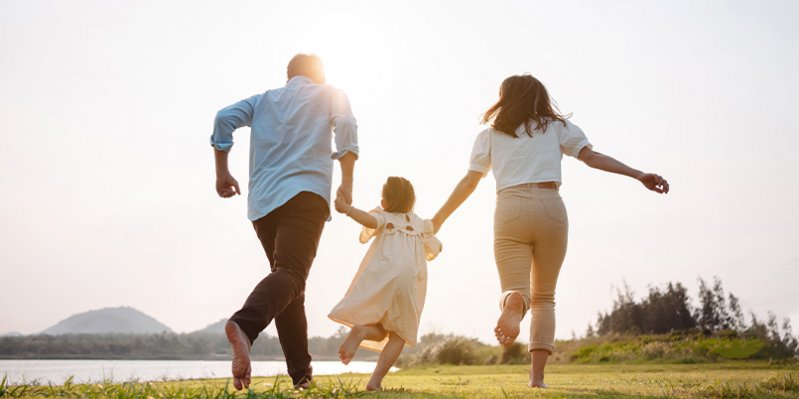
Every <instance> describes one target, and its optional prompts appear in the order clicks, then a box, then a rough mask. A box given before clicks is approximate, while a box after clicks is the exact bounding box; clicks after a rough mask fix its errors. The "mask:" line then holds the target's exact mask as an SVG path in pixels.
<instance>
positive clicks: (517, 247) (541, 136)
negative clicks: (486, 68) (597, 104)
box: [433, 75, 669, 387]
mask: <svg viewBox="0 0 799 399" xmlns="http://www.w3.org/2000/svg"><path fill="white" fill-rule="evenodd" d="M489 122H491V127H490V128H488V129H485V130H484V131H482V132H480V134H479V135H478V136H477V139H476V140H475V143H474V147H473V149H472V155H471V161H470V167H469V171H468V172H467V174H466V176H465V177H464V178H463V179H461V181H460V182H459V183H458V185H457V186H455V190H454V191H453V192H452V194H451V195H450V197H449V199H448V200H447V202H446V203H445V204H444V206H442V207H441V209H440V210H439V211H438V213H437V214H436V215H435V217H434V218H433V223H434V225H435V229H436V231H438V229H439V228H440V227H441V225H442V224H443V223H444V222H445V221H446V220H447V218H448V217H449V216H450V215H451V214H452V212H454V211H455V209H457V208H458V207H459V206H460V205H461V204H462V203H463V201H465V200H466V198H468V197H469V195H471V193H472V192H473V191H474V189H475V188H476V187H477V184H478V183H479V182H480V179H481V178H482V177H484V176H485V175H486V173H487V172H488V171H489V170H491V169H493V173H494V178H495V179H496V182H497V206H496V211H495V214H494V258H495V260H496V263H497V270H498V272H499V279H500V284H501V285H502V296H501V299H500V308H501V310H502V313H501V315H500V316H499V319H498V320H497V325H496V328H495V329H494V332H495V334H496V337H497V340H498V341H499V342H500V343H501V344H502V345H505V346H509V345H512V344H513V342H514V341H515V340H516V337H517V336H518V335H519V323H520V322H521V320H522V318H523V317H524V314H525V313H526V312H527V310H530V314H531V321H530V344H529V347H528V348H529V351H530V352H531V365H530V382H529V386H530V387H545V386H546V385H545V384H544V367H545V366H546V362H547V358H548V357H549V355H550V354H552V351H553V350H554V342H555V286H556V284H557V280H558V273H559V272H560V267H561V264H563V259H564V257H565V255H566V242H567V236H568V219H567V216H566V208H565V207H564V205H563V201H562V200H561V198H560V195H559V194H558V187H559V186H560V184H561V169H560V161H561V159H562V157H563V156H562V154H566V155H569V156H573V157H576V158H577V159H579V160H581V161H583V162H585V164H586V165H588V166H590V167H592V168H596V169H600V170H604V171H607V172H611V173H618V174H621V175H625V176H630V177H632V178H634V179H637V180H638V181H640V182H641V183H642V184H643V185H644V187H646V188H647V189H649V190H652V191H655V192H657V193H661V194H665V193H668V192H669V184H668V182H666V180H665V179H664V178H662V177H661V176H659V175H657V174H654V173H643V172H641V171H638V170H636V169H633V168H631V167H629V166H627V165H625V164H623V163H621V162H619V161H617V160H615V159H613V158H611V157H609V156H607V155H604V154H600V153H598V152H595V151H593V149H592V147H591V144H590V143H589V142H588V139H587V138H586V137H585V134H583V132H582V130H580V128H578V127H577V126H575V125H573V124H572V123H571V122H569V121H568V120H566V117H564V116H563V115H561V114H560V113H559V112H557V109H556V108H555V107H554V106H553V105H552V103H551V101H550V99H549V95H548V94H547V90H546V88H544V85H543V84H541V82H540V81H538V79H536V78H534V77H533V76H531V75H517V76H511V77H509V78H507V79H505V81H503V82H502V86H501V87H500V91H499V101H497V103H496V104H494V105H493V106H491V108H489V109H488V110H487V111H486V112H485V115H484V116H483V123H489Z"/></svg>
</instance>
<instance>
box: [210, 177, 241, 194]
mask: <svg viewBox="0 0 799 399" xmlns="http://www.w3.org/2000/svg"><path fill="white" fill-rule="evenodd" d="M216 193H217V194H219V196H220V197H222V198H230V197H232V196H234V195H236V194H239V195H241V190H240V189H239V182H237V181H236V179H234V178H233V176H232V175H231V174H230V173H225V174H221V175H217V176H216Z"/></svg>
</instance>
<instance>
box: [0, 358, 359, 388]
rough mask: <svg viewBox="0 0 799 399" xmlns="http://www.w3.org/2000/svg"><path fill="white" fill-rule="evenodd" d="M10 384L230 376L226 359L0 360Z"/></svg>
mask: <svg viewBox="0 0 799 399" xmlns="http://www.w3.org/2000/svg"><path fill="white" fill-rule="evenodd" d="M312 365H313V369H314V374H315V375H330V374H342V373H371V372H372V370H374V367H375V362H363V361H353V362H350V364H349V365H346V366H345V365H343V364H341V362H337V361H314V362H313V363H312ZM252 371H253V373H252V375H253V376H275V375H278V374H282V375H286V363H285V362H283V361H253V362H252ZM3 376H7V377H8V381H9V383H10V384H21V383H31V382H36V383H39V384H55V385H58V384H62V383H63V382H64V381H66V380H67V378H69V377H74V381H73V382H75V383H80V382H98V381H106V380H112V381H114V382H124V381H131V380H138V381H163V380H181V379H194V378H228V377H230V361H229V360H209V361H201V360H0V380H2V378H3Z"/></svg>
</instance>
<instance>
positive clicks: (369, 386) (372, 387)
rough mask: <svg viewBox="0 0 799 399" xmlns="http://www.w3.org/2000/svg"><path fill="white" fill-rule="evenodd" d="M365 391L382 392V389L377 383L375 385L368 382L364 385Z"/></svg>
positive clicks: (370, 381)
mask: <svg viewBox="0 0 799 399" xmlns="http://www.w3.org/2000/svg"><path fill="white" fill-rule="evenodd" d="M366 390H367V391H369V392H374V391H382V390H383V387H381V386H380V383H379V382H377V383H375V382H372V380H369V383H367V384H366Z"/></svg>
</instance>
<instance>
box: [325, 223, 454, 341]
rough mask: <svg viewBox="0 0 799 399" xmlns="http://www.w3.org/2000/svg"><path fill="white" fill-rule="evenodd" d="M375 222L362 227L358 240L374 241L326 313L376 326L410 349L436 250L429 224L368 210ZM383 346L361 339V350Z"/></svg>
mask: <svg viewBox="0 0 799 399" xmlns="http://www.w3.org/2000/svg"><path fill="white" fill-rule="evenodd" d="M369 213H370V214H371V215H373V216H374V217H375V219H377V227H376V228H374V229H370V228H366V227H364V228H363V230H362V231H361V236H360V241H361V243H363V244H366V243H367V242H368V241H369V239H371V238H372V237H374V238H375V240H374V242H372V245H371V246H370V247H369V250H368V251H367V252H366V256H364V258H363V261H361V266H360V267H359V268H358V272H357V273H356V274H355V277H354V278H353V279H352V283H351V284H350V288H349V289H348V290H347V293H346V294H345V295H344V298H343V299H342V300H341V301H340V302H339V303H338V305H336V306H335V307H334V308H333V310H332V311H331V312H330V314H329V315H328V317H330V318H331V319H332V320H333V321H336V322H338V323H341V324H344V325H346V326H349V327H352V326H353V325H356V324H380V325H381V326H383V329H385V330H386V331H391V332H393V333H395V334H397V335H399V336H400V338H402V339H403V340H404V341H405V343H406V344H408V345H415V344H416V335H417V333H418V331H419V318H420V317H421V315H422V308H423V307H424V299H425V294H426V292H427V261H428V260H433V259H434V258H435V257H436V256H437V255H438V253H439V252H441V242H440V241H439V240H438V239H437V238H436V237H435V236H434V235H433V223H432V222H431V221H430V220H422V219H421V218H420V217H419V216H416V214H414V213H413V212H408V213H389V212H386V211H384V210H383V209H381V208H376V209H374V210H372V211H371V212H369ZM387 342H388V337H386V339H384V340H383V341H380V342H376V341H366V340H364V341H363V342H362V343H361V347H363V348H365V349H370V350H374V351H378V352H379V351H382V350H383V347H384V346H385V345H386V343H387Z"/></svg>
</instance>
